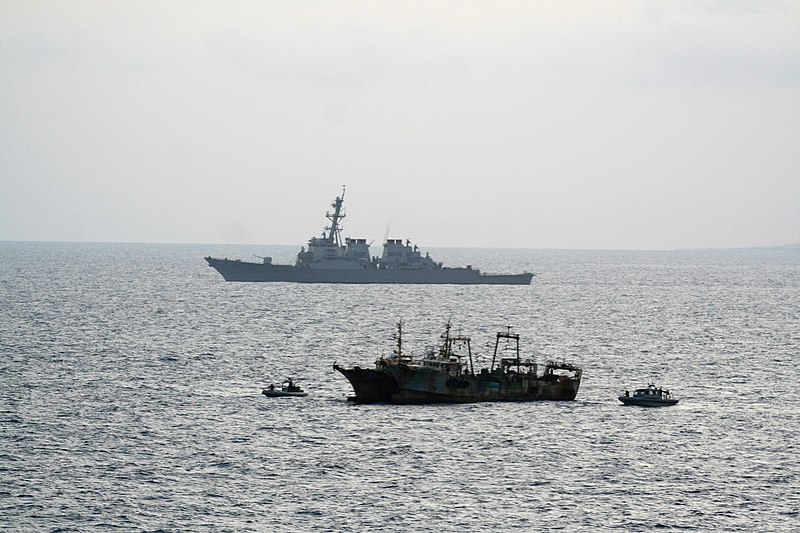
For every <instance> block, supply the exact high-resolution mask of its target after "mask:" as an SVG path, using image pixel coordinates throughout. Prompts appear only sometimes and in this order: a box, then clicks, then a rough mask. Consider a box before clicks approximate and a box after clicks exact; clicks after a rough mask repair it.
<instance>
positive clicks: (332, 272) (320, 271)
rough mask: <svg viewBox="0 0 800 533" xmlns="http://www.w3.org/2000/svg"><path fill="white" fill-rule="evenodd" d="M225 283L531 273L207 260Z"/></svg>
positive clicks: (513, 278)
mask: <svg viewBox="0 0 800 533" xmlns="http://www.w3.org/2000/svg"><path fill="white" fill-rule="evenodd" d="M205 260H206V262H208V266H210V267H211V268H214V269H215V270H216V271H217V272H219V273H220V274H221V275H222V277H223V278H224V279H225V281H251V282H280V281H285V282H294V283H402V284H453V285H530V283H531V279H533V274H531V273H527V272H526V273H523V274H482V273H481V272H480V271H479V270H474V269H472V268H447V267H444V268H438V269H405V268H396V269H376V268H352V269H337V268H311V267H298V266H293V265H275V264H265V263H253V262H249V261H239V260H231V259H217V258H214V257H206V258H205Z"/></svg>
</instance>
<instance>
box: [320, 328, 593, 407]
mask: <svg viewBox="0 0 800 533" xmlns="http://www.w3.org/2000/svg"><path fill="white" fill-rule="evenodd" d="M450 328H451V326H450V323H449V322H448V323H447V325H446V328H445V332H444V334H443V335H442V344H441V346H440V347H439V349H438V350H435V349H433V348H431V349H429V350H428V351H427V353H426V354H425V355H424V356H422V357H420V358H415V357H413V356H409V355H406V354H404V353H403V340H402V339H403V329H402V322H400V323H398V325H397V336H396V339H397V348H396V349H395V350H394V351H393V352H392V354H391V355H390V356H389V357H380V358H379V359H378V360H377V361H375V367H374V368H361V367H359V366H353V367H352V368H345V367H342V366H339V365H338V364H336V363H334V364H333V368H334V370H336V371H338V372H340V373H341V374H342V375H343V376H344V377H346V378H347V380H348V381H349V382H350V384H351V385H352V386H353V391H354V392H355V396H352V397H350V398H349V399H350V400H352V401H355V402H362V403H393V404H417V403H474V402H533V401H542V400H574V399H575V396H576V395H577V394H578V387H580V384H581V377H582V375H583V370H582V369H581V368H580V367H578V366H575V365H573V364H571V363H568V362H564V361H548V362H547V363H545V365H544V369H543V371H542V372H541V373H539V371H538V367H537V364H536V362H535V361H533V360H531V359H522V358H521V357H520V351H519V335H517V334H514V333H511V327H508V328H507V331H502V332H499V333H498V334H497V340H496V342H495V348H494V355H493V356H492V363H491V366H489V367H488V368H482V369H480V370H479V371H478V372H476V371H475V367H474V360H473V353H472V349H471V347H470V338H469V337H466V336H463V335H451V333H450ZM501 343H503V345H504V349H503V350H502V351H500V350H499V348H500V346H501ZM504 354H506V355H510V356H504Z"/></svg>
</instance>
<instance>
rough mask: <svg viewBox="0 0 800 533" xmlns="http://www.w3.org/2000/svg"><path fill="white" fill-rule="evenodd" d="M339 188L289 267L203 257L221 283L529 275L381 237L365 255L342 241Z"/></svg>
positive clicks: (444, 280)
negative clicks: (441, 258)
mask: <svg viewBox="0 0 800 533" xmlns="http://www.w3.org/2000/svg"><path fill="white" fill-rule="evenodd" d="M344 192H345V191H344V189H343V190H342V195H341V196H337V197H336V200H334V201H333V203H332V204H331V207H333V212H332V213H331V212H330V211H329V212H327V213H325V216H326V217H327V218H328V220H329V221H330V225H328V226H325V228H324V229H323V231H322V235H321V236H320V237H312V238H311V239H310V240H309V241H308V248H307V249H306V247H302V248H301V249H300V253H298V254H297V261H296V262H295V264H294V265H280V264H273V263H272V258H271V257H264V258H262V261H261V262H252V261H242V260H239V259H227V258H225V259H218V258H214V257H206V258H205V260H206V261H207V262H208V265H209V266H210V267H212V268H215V269H216V270H217V271H218V272H219V273H220V274H222V277H223V278H225V281H290V282H298V283H437V284H463V285H486V284H494V285H529V284H530V283H531V279H532V278H533V274H531V273H528V272H525V273H522V274H483V273H481V272H480V270H478V269H477V268H472V266H466V267H457V268H451V267H445V266H442V263H437V262H436V261H434V260H433V259H432V258H431V257H430V255H429V254H428V253H426V254H425V255H424V256H423V255H422V253H421V252H420V251H419V248H418V247H417V246H416V245H412V244H411V242H410V241H409V240H406V241H405V242H403V240H402V239H386V242H384V244H383V254H382V255H381V257H371V256H370V251H369V244H367V240H366V239H351V238H345V239H344V240H343V239H342V236H341V231H342V227H341V224H340V223H341V220H342V219H343V218H344V217H345V213H344V209H343V204H344Z"/></svg>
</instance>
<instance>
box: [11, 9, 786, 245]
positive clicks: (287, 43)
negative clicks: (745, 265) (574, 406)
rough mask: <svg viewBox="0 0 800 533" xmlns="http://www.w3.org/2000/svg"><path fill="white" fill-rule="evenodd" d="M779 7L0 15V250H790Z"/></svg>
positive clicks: (80, 11) (38, 11) (783, 54)
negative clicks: (313, 244) (337, 216)
mask: <svg viewBox="0 0 800 533" xmlns="http://www.w3.org/2000/svg"><path fill="white" fill-rule="evenodd" d="M798 28H800V3H797V2H755V1H753V2H751V1H732V2H716V1H706V2H702V1H701V2H669V3H663V2H626V1H620V2H580V3H577V2H576V3H565V2H555V1H553V2H549V1H541V2H531V3H512V2H478V1H476V2H455V1H443V2H436V3H430V2H402V3H398V2H380V1H379V2H314V1H308V2H288V1H287V2H266V3H261V2H249V1H240V2H214V1H209V2H183V1H174V2H158V3H155V2H154V3H141V2H115V1H110V2H89V1H86V2H82V1H76V2H69V3H56V2H37V1H21V2H17V1H4V2H2V3H0V69H2V72H3V81H2V83H0V240H14V241H92V242H148V243H159V242H161V243H182V242H185V243H223V244H224V243H231V244H233V243H237V244H291V245H297V246H298V247H299V246H301V245H303V244H305V242H306V241H307V239H308V238H309V237H311V236H312V235H317V234H319V233H320V232H321V230H322V227H323V225H324V224H325V222H326V220H325V218H324V213H325V211H326V210H328V209H330V203H331V201H332V200H333V199H334V198H335V197H336V196H337V195H340V194H341V192H342V185H344V184H346V186H347V193H346V198H345V206H346V209H347V213H348V216H347V218H345V220H344V221H343V226H344V232H343V233H344V234H345V235H347V236H351V237H360V238H366V239H367V240H368V241H372V240H374V241H375V242H376V243H380V242H381V240H382V238H383V237H384V234H385V233H386V230H387V226H389V225H390V227H391V231H390V232H389V237H390V238H403V239H406V238H408V239H410V240H411V241H412V242H415V243H417V244H419V245H420V246H421V247H423V248H427V247H481V248H493V247H505V248H551V249H676V248H735V247H761V246H780V245H790V244H793V243H800V149H799V148H798V147H800V32H798V31H797V30H798Z"/></svg>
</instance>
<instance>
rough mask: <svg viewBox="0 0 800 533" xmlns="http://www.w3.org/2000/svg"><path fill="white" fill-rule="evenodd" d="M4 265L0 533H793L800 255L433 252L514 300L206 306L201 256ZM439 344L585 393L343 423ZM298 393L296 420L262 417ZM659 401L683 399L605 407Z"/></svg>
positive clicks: (248, 298) (450, 293)
mask: <svg viewBox="0 0 800 533" xmlns="http://www.w3.org/2000/svg"><path fill="white" fill-rule="evenodd" d="M296 252H297V249H296V247H279V246H263V247H257V246H227V247H226V246H219V245H208V246H204V245H134V244H68V243H16V242H2V243H0V529H2V530H4V531H90V530H96V531H110V530H122V531H271V530H295V531H436V532H451V531H452V532H463V531H487V532H488V531H492V532H495V531H511V530H518V531H536V530H564V531H612V530H619V531H651V530H653V529H665V530H671V529H674V530H681V529H686V530H693V531H798V530H800V514H799V511H798V509H800V460H799V459H798V454H799V453H800V447H799V446H800V401H798V395H797V385H798V377H800V372H799V371H798V363H799V362H800V250H798V249H796V248H795V249H773V250H736V251H675V252H609V251H543V250H486V249H480V250H465V249H441V250H436V249H434V250H431V254H432V256H434V257H435V258H436V259H437V260H442V261H444V262H445V263H446V264H450V265H464V264H473V265H475V266H477V267H480V268H481V269H482V270H484V271H496V272H502V271H506V272H512V271H522V270H529V271H532V272H536V273H537V276H536V277H535V278H534V281H533V284H532V285H531V286H526V287H510V286H509V287H492V286H483V287H481V286H474V287H466V286H390V285H374V286H348V285H303V284H284V283H274V284H270V283H260V284H258V283H255V284H249V283H241V284H236V283H225V282H223V280H222V278H221V277H220V276H219V275H218V274H217V273H216V272H215V271H214V270H212V269H210V268H208V267H207V266H206V265H205V262H204V261H203V256H204V255H209V254H211V255H215V256H228V257H242V258H247V257H250V256H252V255H254V254H259V255H272V256H273V257H274V258H275V261H276V262H288V261H291V259H292V255H293V254H294V253H296ZM400 318H402V319H403V320H404V321H405V324H406V327H405V333H406V335H405V341H406V348H407V349H408V350H410V351H414V352H420V351H422V350H424V349H425V347H426V346H428V345H431V344H434V343H435V342H437V339H438V335H439V333H440V332H441V331H442V327H443V325H444V323H445V322H446V321H447V320H448V319H452V321H453V323H454V324H455V327H456V329H457V330H460V331H461V332H462V333H464V334H468V335H470V336H471V337H472V339H473V347H474V349H475V350H476V351H477V352H478V354H479V355H480V356H482V357H484V358H485V357H490V356H491V352H490V348H491V346H493V343H494V334H495V333H496V332H497V331H499V330H501V329H502V328H503V327H504V326H506V325H512V326H514V328H515V331H516V332H517V333H520V334H521V336H522V349H523V354H524V355H530V354H534V353H535V354H536V357H537V359H538V360H539V361H540V362H541V361H543V360H544V359H547V358H563V359H567V360H570V361H572V362H575V363H577V364H579V365H581V366H582V367H583V368H584V379H583V382H582V384H581V389H580V391H579V393H578V397H577V399H576V401H573V402H552V403H551V402H541V403H524V404H481V405H435V406H388V405H354V404H352V403H350V402H348V401H347V400H346V398H347V396H348V395H349V394H350V393H351V390H350V386H349V384H348V382H347V381H346V380H345V379H344V378H343V377H342V376H341V375H339V374H338V373H336V372H334V371H333V370H332V368H331V366H332V364H333V362H334V361H338V362H339V363H340V364H348V365H349V364H353V363H356V364H360V365H362V366H368V365H370V364H371V363H372V361H373V360H374V359H375V358H376V357H377V356H378V355H380V354H381V353H388V352H389V351H390V350H391V349H392V347H393V341H392V334H393V332H394V328H395V322H396V321H397V320H398V319H400ZM287 376H292V377H294V378H295V379H296V380H297V381H298V382H299V383H300V384H301V385H302V386H304V388H305V389H306V390H307V391H309V392H310V396H309V397H307V398H303V399H295V398H292V399H268V398H266V397H264V396H262V395H261V394H260V393H261V389H262V388H263V387H264V386H266V385H268V384H269V383H271V382H276V383H277V382H279V381H281V380H282V379H283V378H285V377H287ZM650 381H654V382H656V383H657V384H661V385H663V386H664V387H666V388H669V389H671V390H672V392H673V393H674V394H675V395H676V396H677V397H678V398H680V400H681V402H680V404H679V405H677V406H675V407H670V408H662V409H644V408H637V407H624V406H622V405H621V404H620V403H619V401H618V400H617V399H616V397H617V395H618V394H619V392H620V390H621V389H624V388H629V389H630V388H634V387H637V386H641V385H645V384H646V383H648V382H650Z"/></svg>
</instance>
